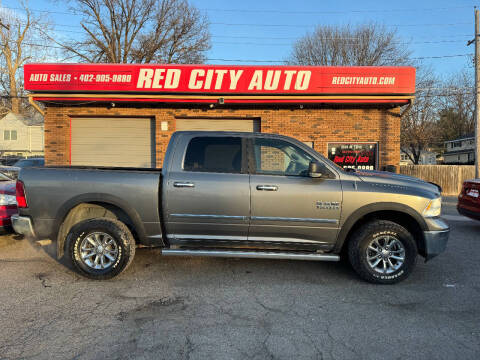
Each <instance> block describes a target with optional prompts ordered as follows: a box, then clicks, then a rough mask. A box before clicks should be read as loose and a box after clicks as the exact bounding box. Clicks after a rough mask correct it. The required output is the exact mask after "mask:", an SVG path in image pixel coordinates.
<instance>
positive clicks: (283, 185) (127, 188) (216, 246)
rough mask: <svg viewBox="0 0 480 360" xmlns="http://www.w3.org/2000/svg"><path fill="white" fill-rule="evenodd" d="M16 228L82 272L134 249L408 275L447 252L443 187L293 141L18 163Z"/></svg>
mask: <svg viewBox="0 0 480 360" xmlns="http://www.w3.org/2000/svg"><path fill="white" fill-rule="evenodd" d="M16 190H17V203H18V209H19V214H18V215H14V216H13V217H12V223H13V227H14V229H15V231H16V232H18V233H21V234H25V235H27V236H31V237H37V238H50V239H53V240H55V239H56V241H57V253H58V257H59V258H61V257H62V256H66V257H67V258H68V259H69V260H70V261H71V262H72V263H73V265H74V267H75V268H76V269H77V270H78V271H79V272H80V273H81V274H83V275H85V276H87V277H90V278H93V279H108V278H112V277H114V276H115V275H118V274H119V273H121V272H122V271H124V270H125V269H126V268H127V267H128V265H129V264H130V263H131V261H132V260H133V257H134V254H135V248H136V246H137V245H143V246H152V247H161V248H162V254H163V255H185V256H223V257H249V258H268V259H293V260H324V261H337V260H339V259H340V257H341V256H344V257H347V258H348V259H349V261H350V263H351V265H352V267H353V269H354V270H355V271H356V272H357V273H358V274H359V276H360V277H362V278H363V279H365V280H367V281H370V282H374V283H383V284H390V283H395V282H398V281H400V280H403V279H405V278H406V277H407V276H408V275H409V274H410V273H411V272H412V270H413V268H414V265H415V261H416V258H417V255H418V254H420V255H421V256H423V257H424V258H425V259H427V260H428V259H430V258H432V257H434V256H436V255H438V254H439V253H441V252H443V251H444V250H445V247H446V244H447V240H448V235H449V227H448V225H447V224H446V223H445V222H444V221H443V220H442V219H441V218H440V212H441V196H440V189H439V187H438V186H436V185H433V184H430V183H427V182H424V181H421V180H419V179H416V178H412V177H407V176H401V175H396V174H392V173H386V172H376V171H344V170H343V169H341V168H339V167H338V166H336V165H335V164H334V163H333V162H331V161H330V160H328V159H326V158H325V157H323V156H322V155H320V154H319V153H317V152H315V151H314V150H313V149H312V148H310V147H308V146H307V145H305V144H303V143H302V142H300V141H297V140H295V139H292V138H288V137H285V136H280V135H274V134H264V133H236V132H199V131H195V132H190V131H187V132H176V133H174V134H173V136H172V138H171V140H170V143H169V145H168V149H167V152H166V154H165V159H164V162H163V168H162V169H126V168H92V167H45V168H26V169H22V171H21V172H20V175H19V179H18V182H17V188H16Z"/></svg>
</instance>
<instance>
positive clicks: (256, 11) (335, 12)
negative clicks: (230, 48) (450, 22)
mask: <svg viewBox="0 0 480 360" xmlns="http://www.w3.org/2000/svg"><path fill="white" fill-rule="evenodd" d="M3 8H5V9H10V10H20V11H25V9H23V8H20V7H8V6H3ZM470 8H471V6H466V5H465V6H451V7H433V8H414V7H411V8H399V9H371V10H365V9H361V10H356V9H355V10H325V11H297V10H275V9H221V8H199V9H200V10H202V11H212V12H233V13H267V14H288V15H292V14H299V15H310V14H312V15H320V14H325V15H327V14H332V15H334V14H350V13H353V14H359V13H367V14H368V13H392V12H410V11H412V12H420V11H450V10H457V9H470ZM29 10H30V11H33V12H41V13H51V14H67V15H80V12H77V11H74V10H73V11H55V10H40V9H29Z"/></svg>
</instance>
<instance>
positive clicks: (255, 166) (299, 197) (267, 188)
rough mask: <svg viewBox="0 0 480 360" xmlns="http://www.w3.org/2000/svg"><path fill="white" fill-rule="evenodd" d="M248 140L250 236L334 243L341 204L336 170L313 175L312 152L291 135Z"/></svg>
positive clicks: (253, 238) (324, 245) (252, 238)
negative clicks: (316, 176)
mask: <svg viewBox="0 0 480 360" xmlns="http://www.w3.org/2000/svg"><path fill="white" fill-rule="evenodd" d="M250 141H251V142H250V144H251V145H250V147H249V149H250V151H249V153H250V159H251V161H250V164H251V165H250V168H251V176H250V191H251V223H250V229H249V236H248V240H249V241H271V242H283V243H305V244H315V245H318V247H319V248H320V249H321V248H325V249H328V248H331V246H332V245H333V244H334V243H335V241H336V238H337V233H338V230H339V220H340V214H341V206H342V187H341V182H340V180H339V179H338V178H337V176H338V175H337V174H335V173H334V172H333V171H331V172H330V171H329V178H325V177H324V178H311V177H309V176H308V166H309V163H310V161H312V160H314V158H313V156H312V155H311V154H309V153H307V152H306V151H305V150H304V149H302V148H300V147H299V146H297V145H296V144H294V143H291V142H289V141H286V140H283V139H275V138H260V137H259V138H257V137H253V138H252V139H251V140H250Z"/></svg>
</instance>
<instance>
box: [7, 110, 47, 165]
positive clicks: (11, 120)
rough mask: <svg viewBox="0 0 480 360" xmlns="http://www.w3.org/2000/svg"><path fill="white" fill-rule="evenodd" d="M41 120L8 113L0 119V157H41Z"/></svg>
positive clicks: (42, 141) (42, 147) (42, 146)
mask: <svg viewBox="0 0 480 360" xmlns="http://www.w3.org/2000/svg"><path fill="white" fill-rule="evenodd" d="M41 121H42V119H38V118H34V117H32V118H28V117H26V116H24V115H21V114H15V113H13V112H9V113H8V114H7V115H5V116H4V117H3V118H2V119H0V156H11V155H15V156H21V157H31V156H43V150H44V140H43V123H41Z"/></svg>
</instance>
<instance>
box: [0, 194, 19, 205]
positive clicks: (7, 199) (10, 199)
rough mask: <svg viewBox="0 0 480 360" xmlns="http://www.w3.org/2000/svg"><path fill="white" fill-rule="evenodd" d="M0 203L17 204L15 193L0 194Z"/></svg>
mask: <svg viewBox="0 0 480 360" xmlns="http://www.w3.org/2000/svg"><path fill="white" fill-rule="evenodd" d="M0 205H3V206H5V205H17V199H16V197H15V195H6V194H0Z"/></svg>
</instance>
